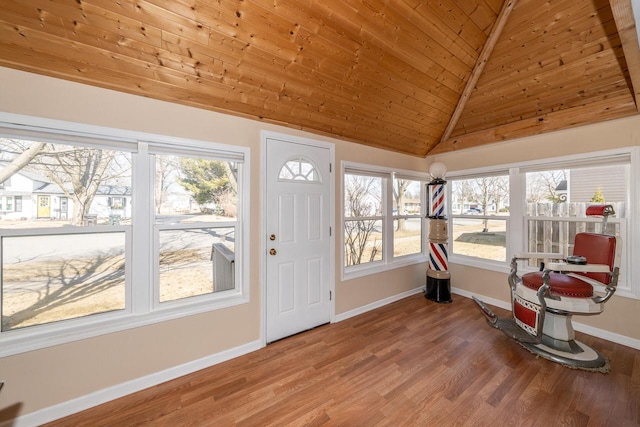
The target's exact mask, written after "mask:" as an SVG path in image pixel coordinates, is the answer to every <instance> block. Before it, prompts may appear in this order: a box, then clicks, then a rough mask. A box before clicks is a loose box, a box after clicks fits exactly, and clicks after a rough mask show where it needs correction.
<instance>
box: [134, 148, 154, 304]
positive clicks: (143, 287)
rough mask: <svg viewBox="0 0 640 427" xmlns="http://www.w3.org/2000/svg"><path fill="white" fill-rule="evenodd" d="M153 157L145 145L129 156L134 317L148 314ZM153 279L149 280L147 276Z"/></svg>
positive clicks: (150, 285)
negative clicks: (131, 182) (130, 157)
mask: <svg viewBox="0 0 640 427" xmlns="http://www.w3.org/2000/svg"><path fill="white" fill-rule="evenodd" d="M154 176H155V175H154V167H153V156H151V155H149V151H148V144H147V143H144V142H141V143H139V146H138V153H137V154H134V155H133V176H132V180H133V186H132V187H133V199H134V200H135V201H136V203H135V204H134V206H133V212H132V216H133V221H132V222H133V233H132V234H133V239H132V240H133V251H132V258H133V262H132V264H131V268H132V283H130V284H129V293H128V295H127V296H128V297H130V298H129V299H128V301H127V302H128V303H130V304H131V305H130V307H131V310H132V311H133V313H135V314H143V313H148V312H150V311H151V295H152V293H151V287H152V284H153V280H150V275H152V274H153V272H152V269H151V268H150V266H151V265H152V264H151V250H152V248H153V245H152V244H151V242H152V241H153V240H152V232H151V231H152V224H151V219H152V218H153V200H152V195H153V194H154V193H153V179H152V177H154ZM151 277H153V276H151Z"/></svg>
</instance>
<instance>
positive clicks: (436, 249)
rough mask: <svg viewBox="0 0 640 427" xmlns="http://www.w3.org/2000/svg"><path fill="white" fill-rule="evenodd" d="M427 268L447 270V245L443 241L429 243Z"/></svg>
mask: <svg viewBox="0 0 640 427" xmlns="http://www.w3.org/2000/svg"><path fill="white" fill-rule="evenodd" d="M429 245H430V246H429V270H433V271H448V270H449V266H448V265H447V245H446V244H444V243H429Z"/></svg>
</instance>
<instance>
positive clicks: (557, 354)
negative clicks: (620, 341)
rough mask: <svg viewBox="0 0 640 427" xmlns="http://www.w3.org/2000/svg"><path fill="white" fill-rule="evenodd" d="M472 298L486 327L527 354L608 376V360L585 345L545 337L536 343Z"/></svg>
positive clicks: (511, 321) (573, 341)
mask: <svg viewBox="0 0 640 427" xmlns="http://www.w3.org/2000/svg"><path fill="white" fill-rule="evenodd" d="M472 298H473V300H474V301H475V303H476V304H477V305H478V306H479V307H480V311H481V312H482V314H483V315H484V317H485V319H486V320H487V323H488V324H489V325H490V326H492V327H494V328H496V329H499V330H500V331H502V333H504V334H505V335H506V336H508V337H509V338H513V339H514V340H516V341H517V342H518V343H519V344H520V345H521V346H523V347H524V348H526V349H527V350H529V351H530V352H531V353H533V354H535V355H537V356H540V357H542V358H544V359H547V360H551V361H553V362H556V363H559V364H561V365H564V366H566V367H569V368H574V369H584V370H587V371H597V372H602V373H607V372H609V369H610V365H609V360H608V359H607V358H606V357H604V356H602V355H601V354H600V353H598V352H597V351H596V350H594V349H593V348H591V347H589V346H587V345H586V344H584V343H581V342H580V341H576V340H569V341H562V340H558V339H554V338H551V337H549V336H548V335H543V336H542V342H540V343H538V339H537V338H536V337H534V336H533V335H530V334H528V333H527V332H525V331H524V330H523V329H522V328H521V327H520V326H518V325H517V324H516V321H515V319H513V318H503V317H498V316H496V314H495V313H494V312H493V311H492V310H491V309H490V308H489V307H487V306H486V305H485V304H484V303H483V302H482V301H480V300H479V299H477V298H476V297H472Z"/></svg>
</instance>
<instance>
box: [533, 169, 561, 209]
mask: <svg viewBox="0 0 640 427" xmlns="http://www.w3.org/2000/svg"><path fill="white" fill-rule="evenodd" d="M568 176H569V171H568V170H562V169H559V170H552V171H542V172H532V173H528V174H527V203H538V202H542V201H549V202H553V203H562V202H566V201H567V194H566V189H565V190H564V191H562V190H559V186H560V184H561V183H562V182H563V181H564V182H565V185H566V182H567V179H568Z"/></svg>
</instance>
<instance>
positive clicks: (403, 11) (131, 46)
mask: <svg viewBox="0 0 640 427" xmlns="http://www.w3.org/2000/svg"><path fill="white" fill-rule="evenodd" d="M614 15H615V19H614ZM616 24H617V25H616ZM618 27H621V33H620V35H619V33H618ZM621 40H622V41H621ZM634 43H635V44H634ZM623 44H624V51H623ZM637 45H638V43H637V36H636V30H635V21H634V20H633V17H632V16H631V7H630V0H611V2H609V1H608V0H581V1H576V0H552V1H541V0H506V1H504V2H503V1H502V0H457V1H456V0H438V1H431V0H430V1H426V0H425V1H420V0H270V1H267V0H116V1H114V0H2V1H1V2H0V66H5V67H11V68H16V69H20V70H25V71H29V72H34V73H39V74H44V75H49V76H54V77H58V78H62V79H68V80H73V81H77V82H82V83H86V84H90V85H95V86H100V87H105V88H109V89H115V90H119V91H123V92H128V93H133V94H137V95H142V96H147V97H151V98H155V99H160V100H165V101H170V102H175V103H180V104H185V105H190V106H194V107H198V108H205V109H210V110H214V111H220V112H225V113H230V114H235V115H241V116H244V117H249V118H253V119H258V120H263V121H266V122H270V123H277V124H282V125H285V126H289V127H293V128H298V129H303V130H306V131H310V132H314V133H318V134H325V135H331V136H335V137H338V138H341V139H345V140H348V141H353V142H357V143H362V144H366V145H370V146H375V147H379V148H383V149H387V150H393V151H399V152H403V153H407V154H410V155H415V156H426V155H428V154H435V153H442V152H447V151H452V150H458V149H463V148H468V147H474V146H478V145H482V144H488V143H492V142H497V141H501V140H505V139H510V138H515V137H521V136H527V135H532V134H537V133H542V132H548V131H551V130H556V129H563V128H567V127H571V126H578V125H583V124H588V123H594V122H598V121H602V120H609V119H614V118H618V117H625V116H629V115H633V114H638V109H637V107H636V103H635V93H636V92H635V91H634V87H633V84H632V82H633V80H635V79H637V78H638V75H639V74H638V72H639V71H640V70H638V69H637V67H638V66H637V65H636V64H640V60H639V59H640V53H639V52H638V47H637ZM625 55H626V56H625ZM627 57H628V58H631V59H630V60H629V61H627ZM628 64H629V65H628ZM629 67H631V69H629ZM636 90H638V91H640V88H638V87H636ZM194 125H197V124H194Z"/></svg>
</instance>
